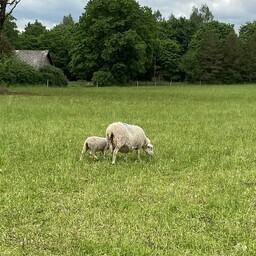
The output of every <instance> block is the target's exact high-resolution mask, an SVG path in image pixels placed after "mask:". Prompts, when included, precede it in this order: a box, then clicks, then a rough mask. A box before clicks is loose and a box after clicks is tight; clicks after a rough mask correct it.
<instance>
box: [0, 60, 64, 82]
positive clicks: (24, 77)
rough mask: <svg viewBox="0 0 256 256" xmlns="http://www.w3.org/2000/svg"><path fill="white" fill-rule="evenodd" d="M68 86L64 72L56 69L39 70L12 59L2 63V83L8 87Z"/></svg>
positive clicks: (48, 67) (45, 68)
mask: <svg viewBox="0 0 256 256" xmlns="http://www.w3.org/2000/svg"><path fill="white" fill-rule="evenodd" d="M47 80H48V84H49V86H67V84H68V80H67V78H66V77H65V75H64V74H63V72H62V71H61V70H60V69H59V68H56V67H53V66H50V65H46V66H44V67H43V68H41V69H40V70H37V69H35V68H33V67H32V66H30V65H29V64H27V63H25V62H23V61H21V60H19V59H17V58H16V57H12V58H9V59H7V60H6V61H4V62H1V63H0V83H4V84H7V85H38V84H46V83H47Z"/></svg>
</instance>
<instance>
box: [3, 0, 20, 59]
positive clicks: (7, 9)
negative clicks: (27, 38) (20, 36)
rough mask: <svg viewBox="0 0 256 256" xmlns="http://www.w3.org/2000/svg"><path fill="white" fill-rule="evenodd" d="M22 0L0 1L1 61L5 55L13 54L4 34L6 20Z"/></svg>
mask: <svg viewBox="0 0 256 256" xmlns="http://www.w3.org/2000/svg"><path fill="white" fill-rule="evenodd" d="M20 1H21V0H0V59H2V58H3V57H4V56H5V55H11V54H12V46H11V44H10V42H9V40H8V39H7V37H6V35H5V34H4V33H3V29H4V24H5V21H6V19H7V18H8V17H9V16H10V15H11V14H12V12H13V10H14V9H15V7H16V6H17V4H18V3H19V2H20Z"/></svg>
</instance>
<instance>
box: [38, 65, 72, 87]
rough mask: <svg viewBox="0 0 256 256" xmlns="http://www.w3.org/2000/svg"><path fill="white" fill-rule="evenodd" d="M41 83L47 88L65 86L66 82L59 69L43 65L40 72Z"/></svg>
mask: <svg viewBox="0 0 256 256" xmlns="http://www.w3.org/2000/svg"><path fill="white" fill-rule="evenodd" d="M39 71H40V74H41V76H42V82H43V83H47V84H48V85H49V86H67V85H68V80H67V78H66V76H65V75H64V73H63V72H62V70H61V69H59V68H56V67H54V66H50V65H45V66H44V67H42V68H41V69H40V70H39Z"/></svg>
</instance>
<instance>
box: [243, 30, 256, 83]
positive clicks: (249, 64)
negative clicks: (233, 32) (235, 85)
mask: <svg viewBox="0 0 256 256" xmlns="http://www.w3.org/2000/svg"><path fill="white" fill-rule="evenodd" d="M255 45H256V32H255V33H253V34H251V35H250V36H248V38H247V40H246V41H245V43H244V49H245V51H244V55H243V57H244V59H243V60H244V61H243V66H242V75H243V78H244V80H245V81H246V82H250V83H251V82H256V47H255Z"/></svg>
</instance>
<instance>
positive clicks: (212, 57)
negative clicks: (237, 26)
mask: <svg viewBox="0 0 256 256" xmlns="http://www.w3.org/2000/svg"><path fill="white" fill-rule="evenodd" d="M232 32H233V33H234V28H233V26H232V25H230V24H225V23H220V22H218V21H212V22H208V23H204V24H202V25H201V26H200V28H199V29H198V30H197V32H196V33H195V34H194V35H193V38H192V40H191V42H190V44H189V48H188V51H187V52H186V54H185V55H184V56H183V57H182V68H183V70H184V72H185V73H186V79H187V80H188V81H191V82H195V81H199V80H201V81H205V82H215V81H216V79H218V80H219V79H220V76H219V75H220V72H221V69H222V67H221V65H222V64H221V61H220V60H221V54H222V52H221V47H222V45H223V43H224V42H225V41H226V39H227V37H228V35H229V34H230V33H232Z"/></svg>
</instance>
